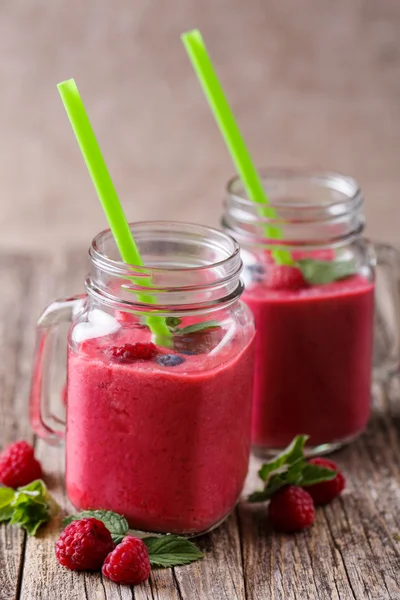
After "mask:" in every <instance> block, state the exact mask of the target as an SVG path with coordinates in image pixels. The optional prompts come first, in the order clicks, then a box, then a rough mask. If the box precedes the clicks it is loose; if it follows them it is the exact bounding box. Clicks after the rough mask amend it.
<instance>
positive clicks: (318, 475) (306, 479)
mask: <svg viewBox="0 0 400 600" xmlns="http://www.w3.org/2000/svg"><path fill="white" fill-rule="evenodd" d="M307 440H308V435H298V436H296V437H295V438H294V440H293V441H292V442H291V444H290V445H289V446H288V447H287V448H286V449H285V450H284V451H283V452H282V453H281V454H278V456H276V457H275V458H273V459H272V460H271V461H269V462H266V463H264V464H263V465H262V467H261V469H260V470H259V471H258V475H259V477H260V479H262V481H263V482H264V488H263V489H262V490H258V491H255V492H253V493H252V494H250V496H249V497H248V501H249V502H265V501H266V500H269V499H270V498H271V496H273V494H275V493H276V492H277V491H278V490H279V489H280V488H282V487H284V486H285V485H299V486H301V487H307V486H309V485H314V484H315V483H320V482H321V481H330V480H331V479H334V478H335V477H336V471H333V470H332V469H327V468H325V467H320V466H318V465H313V464H310V463H309V462H307V460H306V458H305V456H304V445H305V443H306V441H307Z"/></svg>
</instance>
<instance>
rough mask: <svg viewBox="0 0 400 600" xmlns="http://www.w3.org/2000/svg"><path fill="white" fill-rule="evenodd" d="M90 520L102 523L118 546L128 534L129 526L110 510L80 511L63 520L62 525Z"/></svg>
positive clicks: (123, 519) (122, 518)
mask: <svg viewBox="0 0 400 600" xmlns="http://www.w3.org/2000/svg"><path fill="white" fill-rule="evenodd" d="M90 518H94V519H98V520H99V521H102V522H103V523H104V525H105V526H106V527H107V529H108V531H109V532H110V533H111V537H112V539H113V541H114V542H115V543H116V544H119V543H120V542H121V541H122V540H123V539H124V537H125V536H126V534H127V533H128V529H129V525H128V522H127V520H126V519H125V518H124V517H121V515H118V514H117V513H115V512H112V511H111V510H82V511H81V512H79V513H76V514H75V515H71V516H69V517H66V518H65V519H64V520H63V525H64V527H66V526H67V525H69V524H70V523H72V521H80V520H81V519H90Z"/></svg>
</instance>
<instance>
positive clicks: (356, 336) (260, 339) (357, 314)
mask: <svg viewBox="0 0 400 600" xmlns="http://www.w3.org/2000/svg"><path fill="white" fill-rule="evenodd" d="M263 181H264V185H265V189H266V191H267V194H268V196H269V198H270V201H271V204H272V206H273V207H274V209H275V211H276V218H275V219H269V220H267V219H265V218H262V217H261V216H260V210H259V207H257V206H256V205H255V204H254V203H252V202H249V201H248V200H247V199H246V198H245V197H244V195H243V189H242V188H241V185H240V183H239V182H238V181H237V180H233V181H232V182H230V184H229V187H228V197H227V200H226V210H225V213H224V217H223V226H224V228H225V230H226V231H228V232H229V233H231V234H232V235H233V236H234V237H236V239H237V240H238V242H239V244H240V245H241V248H242V258H243V262H244V281H245V286H246V290H245V294H244V296H243V299H244V300H245V302H246V303H247V305H248V306H249V307H250V308H251V309H252V311H253V314H254V317H255V321H256V328H257V334H256V361H255V382H254V399H253V417H252V443H253V448H254V451H255V452H256V453H257V454H260V455H264V454H269V453H271V452H273V451H275V450H279V449H281V448H283V447H285V446H286V445H287V444H288V443H290V441H291V440H292V438H293V437H294V436H295V435H296V434H299V433H305V434H308V435H309V436H310V438H309V441H308V445H309V452H310V453H312V452H314V451H317V452H324V451H329V450H333V449H335V448H337V447H338V446H340V445H342V444H344V443H346V442H348V441H350V440H352V439H353V438H355V437H356V436H357V435H359V434H360V433H361V432H362V431H363V430H364V429H365V427H366V424H367V421H368V417H369V414H370V395H371V391H370V390H371V388H370V385H371V367H372V332H373V317H374V257H373V253H372V251H371V247H370V245H369V243H368V242H367V241H366V240H365V239H364V238H363V237H362V231H363V228H364V218H363V215H362V203H363V198H362V196H361V192H360V190H359V188H358V186H357V184H356V182H355V181H354V180H353V179H351V178H347V177H343V176H340V175H335V174H330V173H327V174H324V173H308V172H296V171H284V170H283V171H272V170H271V171H266V172H264V173H263ZM266 225H274V226H275V227H277V228H278V230H279V235H280V239H281V240H282V243H283V244H284V246H281V248H282V247H284V248H285V250H288V251H289V252H287V253H286V258H287V255H289V259H290V260H289V261H288V262H291V264H290V265H285V264H279V263H280V261H279V258H280V257H282V256H283V257H284V258H285V255H282V254H281V255H279V251H278V253H276V252H275V253H272V252H271V248H273V244H274V240H272V239H268V237H266V231H267V228H266ZM283 262H284V261H283Z"/></svg>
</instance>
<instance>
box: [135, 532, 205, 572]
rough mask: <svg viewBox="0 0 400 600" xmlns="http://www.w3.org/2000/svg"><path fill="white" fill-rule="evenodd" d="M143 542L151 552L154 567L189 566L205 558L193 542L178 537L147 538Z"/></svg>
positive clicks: (151, 562)
mask: <svg viewBox="0 0 400 600" xmlns="http://www.w3.org/2000/svg"><path fill="white" fill-rule="evenodd" d="M143 541H144V543H145V544H146V546H147V550H148V551H149V558H150V564H151V566H152V567H164V568H167V567H176V566H178V565H189V564H190V563H192V562H195V561H196V560H199V559H200V558H203V556H204V554H203V553H202V552H200V550H199V549H198V548H197V546H195V545H194V544H193V542H190V541H189V540H187V539H186V538H182V537H179V536H176V535H163V536H161V537H147V538H143Z"/></svg>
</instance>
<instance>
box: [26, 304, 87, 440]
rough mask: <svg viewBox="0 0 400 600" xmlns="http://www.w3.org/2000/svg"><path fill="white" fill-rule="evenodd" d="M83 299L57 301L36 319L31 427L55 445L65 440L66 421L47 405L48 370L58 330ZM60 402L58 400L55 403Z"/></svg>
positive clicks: (48, 403)
mask: <svg viewBox="0 0 400 600" xmlns="http://www.w3.org/2000/svg"><path fill="white" fill-rule="evenodd" d="M85 300H86V295H85V294H82V295H80V296H73V297H70V298H64V299H62V300H56V301H55V302H52V303H51V304H49V305H48V306H47V307H46V308H45V309H44V311H43V313H42V314H41V316H40V317H39V320H38V323H37V327H36V348H35V353H34V361H33V373H32V383H31V392H30V401H29V408H30V422H31V427H32V429H33V430H34V432H35V433H36V435H38V436H39V437H40V438H42V439H44V440H45V441H47V442H49V443H50V444H57V443H59V442H60V440H62V439H64V436H65V420H63V419H62V418H60V417H59V416H57V415H56V414H54V411H53V410H52V408H51V403H50V398H51V394H50V380H51V377H50V376H51V368H52V366H53V362H54V355H55V351H56V348H57V344H56V341H57V337H58V333H59V332H58V328H59V325H61V324H62V323H72V320H73V319H74V318H75V316H76V315H77V314H78V312H79V311H80V310H81V308H82V307H83V305H84V304H85ZM58 400H59V399H57V401H58Z"/></svg>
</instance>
